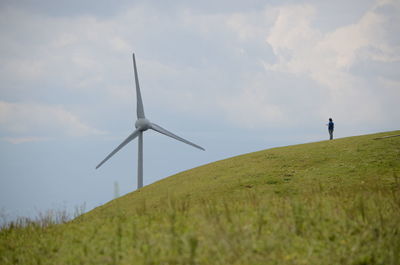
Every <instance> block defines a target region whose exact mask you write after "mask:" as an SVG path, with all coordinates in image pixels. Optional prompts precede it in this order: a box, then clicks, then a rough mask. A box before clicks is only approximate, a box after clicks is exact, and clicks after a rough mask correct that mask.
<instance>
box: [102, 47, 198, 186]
mask: <svg viewBox="0 0 400 265" xmlns="http://www.w3.org/2000/svg"><path fill="white" fill-rule="evenodd" d="M132 57H133V71H134V73H135V84H136V102H137V105H136V112H137V120H136V123H135V127H136V130H134V131H133V132H132V133H131V134H130V135H129V136H128V137H127V138H126V139H125V140H124V141H123V142H122V143H121V144H120V145H118V146H117V148H115V149H114V150H113V151H112V152H111V153H110V154H109V155H108V156H107V157H106V158H104V160H103V161H101V162H100V164H98V165H97V167H96V169H98V168H99V167H100V166H101V165H103V164H104V163H105V162H106V161H107V160H108V159H110V158H111V157H112V156H113V155H114V154H115V153H116V152H118V151H119V150H120V149H121V148H122V147H124V146H125V145H127V144H128V143H129V142H130V141H132V140H133V139H135V138H136V137H139V139H138V140H139V144H138V174H137V186H138V189H140V188H141V187H143V132H144V131H147V130H148V129H151V130H154V131H156V132H159V133H162V134H164V135H166V136H169V137H171V138H174V139H176V140H178V141H181V142H184V143H186V144H188V145H191V146H193V147H196V148H198V149H201V150H203V151H205V149H204V148H203V147H201V146H198V145H197V144H194V143H192V142H190V141H188V140H185V139H183V138H181V137H179V136H177V135H175V134H173V133H172V132H169V131H167V130H166V129H164V128H162V127H161V126H159V125H157V124H155V123H152V122H150V121H149V120H148V119H146V116H145V115H144V108H143V101H142V95H141V94H140V87H139V78H138V73H137V69H136V60H135V54H134V53H133V55H132Z"/></svg>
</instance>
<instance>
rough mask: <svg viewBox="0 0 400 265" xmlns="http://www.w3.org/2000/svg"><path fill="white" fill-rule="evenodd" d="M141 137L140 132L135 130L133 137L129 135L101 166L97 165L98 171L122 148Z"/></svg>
mask: <svg viewBox="0 0 400 265" xmlns="http://www.w3.org/2000/svg"><path fill="white" fill-rule="evenodd" d="M138 135H139V130H135V131H134V132H133V133H131V135H129V136H128V137H127V138H126V139H125V140H124V141H123V142H122V143H121V144H120V145H118V147H117V148H115V149H114V151H112V152H111V153H110V154H109V155H108V156H107V157H106V158H104V160H103V161H101V162H100V164H98V165H97V167H96V169H98V168H99V167H101V165H103V164H104V163H105V162H106V161H107V160H108V159H109V158H110V157H112V156H113V155H114V154H115V153H116V152H118V151H119V150H120V149H121V148H122V147H124V146H125V145H126V144H127V143H129V142H130V141H132V140H133V139H135V138H136V137H137V136H138Z"/></svg>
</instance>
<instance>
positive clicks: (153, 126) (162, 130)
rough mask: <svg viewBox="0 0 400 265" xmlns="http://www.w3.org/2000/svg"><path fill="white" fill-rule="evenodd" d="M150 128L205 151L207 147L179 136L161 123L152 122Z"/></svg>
mask: <svg viewBox="0 0 400 265" xmlns="http://www.w3.org/2000/svg"><path fill="white" fill-rule="evenodd" d="M150 129H153V130H155V131H157V132H159V133H162V134H164V135H166V136H169V137H171V138H174V139H176V140H178V141H181V142H184V143H185V144H188V145H191V146H193V147H196V148H198V149H200V150H203V151H205V149H204V148H203V147H201V146H199V145H197V144H194V143H192V142H190V141H188V140H185V139H183V138H182V137H179V136H178V135H176V134H173V133H172V132H169V131H167V130H166V129H164V128H162V127H161V126H159V125H157V124H155V123H152V124H151V125H150Z"/></svg>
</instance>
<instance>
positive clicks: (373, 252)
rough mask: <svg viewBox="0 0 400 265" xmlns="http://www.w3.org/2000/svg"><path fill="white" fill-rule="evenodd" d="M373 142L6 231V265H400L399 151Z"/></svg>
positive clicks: (345, 144) (282, 153) (240, 168)
mask: <svg viewBox="0 0 400 265" xmlns="http://www.w3.org/2000/svg"><path fill="white" fill-rule="evenodd" d="M372 137H376V136H368V137H367V136H364V137H360V138H355V139H351V140H339V141H336V142H335V141H333V142H326V143H325V142H324V143H316V144H311V145H304V146H295V147H287V148H282V149H272V150H266V151H263V152H258V153H254V154H250V155H247V156H242V157H237V158H233V159H229V160H225V161H220V162H218V163H214V164H210V165H207V166H204V167H201V168H198V169H195V170H193V171H188V172H184V173H181V174H180V175H177V176H174V177H172V178H169V179H166V180H163V181H161V182H159V183H156V184H154V185H151V186H149V187H145V188H143V189H141V190H140V192H135V193H132V194H130V195H127V196H125V197H121V198H119V199H117V200H114V201H112V202H110V203H109V204H106V205H104V206H102V207H99V208H98V209H95V210H94V211H92V212H90V213H88V214H84V215H82V216H80V217H78V218H76V219H75V220H73V221H72V222H68V223H65V224H62V225H58V224H49V225H46V226H40V225H34V224H29V225H25V226H20V227H3V228H2V229H1V230H0V264H352V265H368V264H371V265H372V264H382V265H395V264H400V262H399V261H400V225H399V224H400V181H399V175H398V172H399V169H400V166H399V165H400V160H399V158H400V144H399V140H397V139H390V140H388V141H386V140H385V142H378V141H375V142H374V141H370V138H372ZM204 179H206V181H205V180H204ZM178 180H179V181H178ZM185 181H186V182H185ZM177 182H179V183H178V184H177ZM171 183H172V184H171ZM175 186H176V187H178V188H177V189H173V187H175Z"/></svg>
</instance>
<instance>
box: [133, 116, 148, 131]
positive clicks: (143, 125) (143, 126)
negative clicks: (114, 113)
mask: <svg viewBox="0 0 400 265" xmlns="http://www.w3.org/2000/svg"><path fill="white" fill-rule="evenodd" d="M135 128H136V129H137V130H139V131H142V132H143V131H147V130H148V129H150V128H151V123H150V121H149V120H148V119H146V118H140V119H138V120H137V121H136V123H135Z"/></svg>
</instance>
